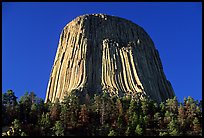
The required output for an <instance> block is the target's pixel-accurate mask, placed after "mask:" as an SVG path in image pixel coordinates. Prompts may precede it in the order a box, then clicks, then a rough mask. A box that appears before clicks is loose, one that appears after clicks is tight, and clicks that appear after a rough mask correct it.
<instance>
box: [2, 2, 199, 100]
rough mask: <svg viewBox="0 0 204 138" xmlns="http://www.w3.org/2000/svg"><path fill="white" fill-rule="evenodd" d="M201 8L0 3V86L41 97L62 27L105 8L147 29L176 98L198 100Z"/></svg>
mask: <svg viewBox="0 0 204 138" xmlns="http://www.w3.org/2000/svg"><path fill="white" fill-rule="evenodd" d="M201 11H202V3H201V2H195V3H193V2H190V3H189V2H188V3H185V2H181V3H179V2H175V3H173V2H170V3H169V2H165V3H161V2H159V3H158V2H152V3H151V2H144V3H142V2H129V3H124V2H122V3H120V2H113V3H110V2H108V3H105V2H103V3H100V2H96V3H93V2H85V3H82V2H76V3H71V2H67V3H56V2H55V3H48V2H45V3H42V2H35V3H33V2H27V3H22V2H18V3H2V92H6V91H7V90H8V89H12V90H13V91H14V92H15V94H16V96H17V97H19V98H20V97H21V96H23V95H24V93H25V92H26V91H28V92H31V91H34V92H35V93H36V94H37V96H38V97H41V98H43V99H44V98H45V95H46V89H47V84H48V80H49V76H50V72H51V68H52V65H53V62H54V58H55V54H56V50H57V46H58V42H59V37H60V33H61V31H62V29H63V27H64V26H65V25H66V24H67V23H69V22H70V21H71V20H73V19H74V18H76V17H77V16H79V15H82V14H87V13H105V14H110V15H115V16H119V17H122V18H125V19H128V20H131V21H133V22H134V23H136V24H138V25H140V26H141V27H143V28H144V29H145V31H146V32H147V33H148V34H149V35H150V37H151V38H152V40H153V42H154V44H155V46H156V48H157V49H158V50H159V53H160V58H161V60H162V64H163V68H164V72H165V74H166V77H167V79H168V80H170V82H171V83H172V86H173V89H174V91H175V94H176V96H177V97H178V99H179V101H183V98H184V97H188V96H191V97H193V98H194V99H195V100H201V99H202V84H201V83H202V38H201V36H202V17H201V16H202V12H201Z"/></svg>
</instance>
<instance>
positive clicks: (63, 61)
mask: <svg viewBox="0 0 204 138" xmlns="http://www.w3.org/2000/svg"><path fill="white" fill-rule="evenodd" d="M73 90H80V91H82V92H81V94H85V93H87V92H88V93H89V94H94V93H96V94H100V93H102V92H103V91H104V90H105V91H107V92H108V93H109V94H110V95H118V96H123V95H124V94H126V95H135V94H138V93H142V94H146V95H148V96H150V98H152V99H154V100H156V101H158V102H161V101H164V100H166V99H167V98H172V97H173V96H174V91H173V88H172V86H171V83H170V82H169V81H168V80H167V79H166V77H165V74H164V72H163V67H162V63H161V60H160V57H159V53H158V51H157V50H156V48H155V46H154V43H153V41H152V40H151V38H150V37H149V35H148V34H147V33H146V32H145V31H144V29H143V28H142V27H140V26H138V25H136V24H134V23H133V22H131V21H128V20H126V19H123V18H119V17H115V16H110V15H105V14H86V15H82V16H79V17H77V18H75V19H74V20H72V21H71V22H70V23H68V24H67V25H66V26H65V27H64V29H63V31H62V33H61V36H60V41H59V45H58V49H57V53H56V57H55V60H54V65H53V67H52V71H51V75H50V79H49V83H48V87H47V93H46V99H45V102H47V101H48V99H49V100H50V101H51V102H54V101H55V100H56V98H59V100H60V101H62V100H63V98H64V96H65V94H69V93H70V92H71V91H73Z"/></svg>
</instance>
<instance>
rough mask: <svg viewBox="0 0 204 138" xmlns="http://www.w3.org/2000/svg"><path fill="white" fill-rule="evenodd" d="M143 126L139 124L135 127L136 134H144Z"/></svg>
mask: <svg viewBox="0 0 204 138" xmlns="http://www.w3.org/2000/svg"><path fill="white" fill-rule="evenodd" d="M142 133H143V132H142V128H141V127H140V125H137V126H136V128H135V135H136V136H141V135H142Z"/></svg>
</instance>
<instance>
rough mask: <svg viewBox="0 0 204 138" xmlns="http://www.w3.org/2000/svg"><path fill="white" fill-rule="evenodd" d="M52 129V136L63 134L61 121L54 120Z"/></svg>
mask: <svg viewBox="0 0 204 138" xmlns="http://www.w3.org/2000/svg"><path fill="white" fill-rule="evenodd" d="M52 130H53V132H54V134H53V136H64V128H63V125H62V122H61V121H56V122H55V125H54V127H52Z"/></svg>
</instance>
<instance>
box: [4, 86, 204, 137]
mask: <svg viewBox="0 0 204 138" xmlns="http://www.w3.org/2000/svg"><path fill="white" fill-rule="evenodd" d="M5 126H11V128H12V131H9V134H8V133H6V134H5V133H4V134H3V133H2V135H11V136H72V135H73V136H202V100H201V101H198V100H196V101H195V100H194V99H193V98H192V97H190V96H189V97H187V98H184V101H183V102H178V100H177V98H176V97H174V98H172V99H167V100H166V101H165V102H161V103H157V102H155V101H153V100H151V99H150V98H148V97H144V98H143V99H140V98H138V99H134V98H131V97H129V96H123V97H119V98H118V97H114V96H112V97H110V96H108V95H107V94H106V93H104V94H103V95H96V94H95V95H94V96H89V95H88V94H86V95H85V96H84V97H80V98H79V97H78V96H76V94H74V93H72V94H70V95H66V96H65V97H64V100H63V101H62V102H60V101H59V99H57V100H56V101H55V102H54V103H51V102H47V103H44V100H43V99H42V98H39V97H37V96H36V94H35V93H34V92H30V93H28V92H26V93H25V94H24V95H23V96H22V97H20V99H19V100H18V98H17V97H16V96H15V93H14V92H13V91H12V90H8V91H7V92H6V93H2V127H5Z"/></svg>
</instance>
